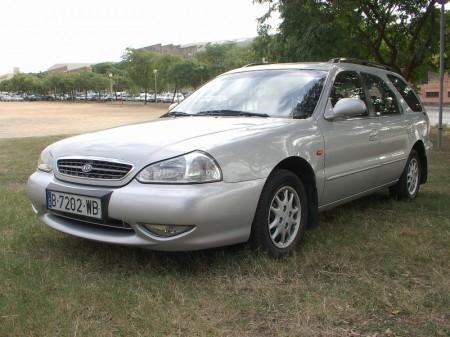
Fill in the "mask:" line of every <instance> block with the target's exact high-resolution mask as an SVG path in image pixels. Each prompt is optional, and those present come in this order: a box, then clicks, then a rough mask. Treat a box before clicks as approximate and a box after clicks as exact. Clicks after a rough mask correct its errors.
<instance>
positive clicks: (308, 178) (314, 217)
mask: <svg viewBox="0 0 450 337" xmlns="http://www.w3.org/2000/svg"><path fill="white" fill-rule="evenodd" d="M277 169H285V170H289V171H291V172H292V173H294V174H295V175H296V176H297V177H299V179H300V180H301V181H302V183H303V185H304V187H305V189H306V194H307V197H308V221H307V227H308V228H311V227H315V226H317V225H318V224H319V211H318V209H319V208H318V194H317V184H316V175H315V173H314V170H313V168H312V167H311V165H310V164H309V163H308V161H306V160H305V159H304V158H301V157H297V156H292V157H288V158H285V159H283V160H282V161H281V162H279V163H278V164H277V165H276V166H275V167H274V168H273V170H272V172H271V173H270V174H272V173H273V172H274V171H275V170H277Z"/></svg>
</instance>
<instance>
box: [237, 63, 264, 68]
mask: <svg viewBox="0 0 450 337" xmlns="http://www.w3.org/2000/svg"><path fill="white" fill-rule="evenodd" d="M265 64H270V63H269V62H255V63H249V64H246V65H245V66H242V68H247V67H253V66H262V65H265Z"/></svg>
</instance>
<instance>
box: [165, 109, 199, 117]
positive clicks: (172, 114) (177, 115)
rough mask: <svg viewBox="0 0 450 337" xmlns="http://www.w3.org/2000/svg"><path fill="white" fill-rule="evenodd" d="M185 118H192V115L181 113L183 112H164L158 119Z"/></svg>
mask: <svg viewBox="0 0 450 337" xmlns="http://www.w3.org/2000/svg"><path fill="white" fill-rule="evenodd" d="M186 116H193V115H192V114H189V113H187V112H183V111H169V112H166V113H165V114H164V115H162V116H161V117H160V118H164V117H186Z"/></svg>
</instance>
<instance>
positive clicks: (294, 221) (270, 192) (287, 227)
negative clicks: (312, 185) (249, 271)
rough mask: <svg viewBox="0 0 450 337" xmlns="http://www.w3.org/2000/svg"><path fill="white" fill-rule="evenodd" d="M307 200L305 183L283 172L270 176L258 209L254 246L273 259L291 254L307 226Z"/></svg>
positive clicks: (254, 228) (285, 171)
mask: <svg viewBox="0 0 450 337" xmlns="http://www.w3.org/2000/svg"><path fill="white" fill-rule="evenodd" d="M307 202H308V201H307V197H306V192H305V188H304V186H303V183H302V181H301V180H300V179H299V178H298V177H297V176H296V175H295V174H293V173H292V172H291V171H288V170H284V169H280V170H276V171H274V172H273V173H272V174H271V176H270V177H269V179H268V181H267V182H266V185H265V186H264V189H263V191H262V193H261V197H260V200H259V203H258V207H257V209H256V213H255V218H254V220H253V226H252V238H251V240H252V243H253V245H254V246H256V247H257V248H259V249H261V250H263V251H264V252H266V253H268V254H269V255H271V256H273V257H282V256H285V255H287V254H288V253H289V252H291V251H292V249H293V248H294V247H295V245H296V244H297V243H298V241H299V240H300V239H301V237H302V234H303V232H304V229H305V227H306V219H307V212H308V207H307Z"/></svg>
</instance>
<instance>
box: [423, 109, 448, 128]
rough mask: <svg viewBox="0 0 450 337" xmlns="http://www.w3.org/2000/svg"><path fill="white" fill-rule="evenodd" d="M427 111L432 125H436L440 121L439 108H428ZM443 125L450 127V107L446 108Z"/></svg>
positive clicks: (443, 114)
mask: <svg viewBox="0 0 450 337" xmlns="http://www.w3.org/2000/svg"><path fill="white" fill-rule="evenodd" d="M425 109H426V110H427V113H428V116H429V117H430V122H431V125H433V126H434V125H436V124H437V123H438V119H439V108H438V107H436V106H427V107H425ZM442 123H444V124H447V125H448V126H450V107H444V110H443V113H442Z"/></svg>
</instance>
